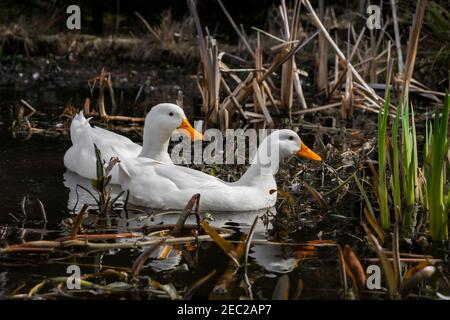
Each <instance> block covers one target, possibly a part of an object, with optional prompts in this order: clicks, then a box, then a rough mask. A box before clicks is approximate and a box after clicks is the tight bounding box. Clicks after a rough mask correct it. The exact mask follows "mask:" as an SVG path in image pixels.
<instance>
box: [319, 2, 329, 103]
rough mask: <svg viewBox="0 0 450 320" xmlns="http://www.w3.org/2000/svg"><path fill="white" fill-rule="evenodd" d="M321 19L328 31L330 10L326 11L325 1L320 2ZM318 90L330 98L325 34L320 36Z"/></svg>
mask: <svg viewBox="0 0 450 320" xmlns="http://www.w3.org/2000/svg"><path fill="white" fill-rule="evenodd" d="M319 19H320V20H321V21H322V23H323V24H324V26H325V28H326V29H327V30H328V26H329V19H328V10H325V4H324V0H319ZM317 58H318V59H317V64H318V71H317V88H318V89H319V91H324V92H325V95H326V96H328V42H327V39H326V38H325V36H324V35H323V33H320V34H319V53H318V56H317Z"/></svg>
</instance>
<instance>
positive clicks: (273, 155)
mask: <svg viewBox="0 0 450 320" xmlns="http://www.w3.org/2000/svg"><path fill="white" fill-rule="evenodd" d="M114 151H115V152H116V153H117V155H118V156H119V158H120V159H125V161H121V162H120V164H119V182H120V184H121V186H122V188H123V189H124V190H129V191H130V197H129V202H130V203H132V204H135V205H139V206H145V207H151V208H155V209H164V210H168V209H174V210H180V209H183V208H184V207H185V206H186V203H187V202H188V201H189V200H190V199H191V197H192V196H193V195H194V194H196V193H200V209H201V210H211V211H251V210H259V209H263V208H270V207H272V206H274V205H275V202H276V198H277V195H276V192H271V190H276V189H277V184H276V182H275V177H274V175H275V174H276V173H277V171H278V163H279V160H280V159H283V158H286V157H288V156H291V155H298V156H302V157H305V158H309V159H312V160H321V158H320V157H319V156H318V155H317V154H316V153H314V152H313V151H311V150H310V149H309V148H308V147H307V146H306V145H305V144H303V142H302V141H301V139H300V137H299V136H298V135H297V134H296V133H295V132H294V131H292V130H286V129H285V130H278V131H275V132H273V133H272V134H271V135H269V136H268V137H266V138H265V139H264V141H263V142H262V143H261V145H260V146H259V148H258V151H257V153H256V155H255V157H254V159H253V160H252V164H251V166H250V167H249V168H248V170H247V171H246V172H245V174H244V175H243V176H242V177H241V179H240V180H239V181H237V182H234V183H227V182H224V181H222V180H220V179H218V178H216V177H213V176H210V175H208V174H206V173H203V172H201V171H196V170H193V169H190V168H186V167H179V166H170V165H167V164H165V163H162V162H158V161H154V160H151V159H147V158H134V159H126V155H124V154H121V153H120V151H119V150H116V149H115V148H114Z"/></svg>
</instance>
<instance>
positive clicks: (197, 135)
mask: <svg viewBox="0 0 450 320" xmlns="http://www.w3.org/2000/svg"><path fill="white" fill-rule="evenodd" d="M178 129H184V130H186V131H187V132H188V133H189V136H190V137H191V139H192V140H205V139H204V137H203V135H202V134H201V133H200V132H198V131H197V130H195V129H194V128H193V127H192V126H191V124H190V123H189V121H188V119H186V118H184V119H183V120H181V125H180V126H179V127H178Z"/></svg>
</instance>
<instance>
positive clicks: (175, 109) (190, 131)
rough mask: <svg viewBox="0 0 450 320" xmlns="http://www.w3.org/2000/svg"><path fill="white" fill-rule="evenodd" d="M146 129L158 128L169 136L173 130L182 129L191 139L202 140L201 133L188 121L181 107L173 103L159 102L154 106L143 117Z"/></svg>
mask: <svg viewBox="0 0 450 320" xmlns="http://www.w3.org/2000/svg"><path fill="white" fill-rule="evenodd" d="M145 123H146V130H147V125H148V127H149V128H150V127H151V128H152V130H158V131H159V132H160V133H163V134H164V135H166V134H168V135H169V136H170V135H171V134H172V132H174V131H175V130H177V129H179V130H182V131H184V132H185V133H186V134H187V135H188V136H189V137H190V138H191V139H192V140H203V135H202V134H201V133H200V132H198V131H197V130H195V129H194V128H193V127H192V125H191V124H190V123H189V121H188V119H187V118H186V115H185V114H184V111H183V109H181V108H180V107H179V106H177V105H176V104H173V103H160V104H158V105H156V106H154V107H153V108H152V109H151V110H150V112H149V113H148V114H147V117H146V118H145Z"/></svg>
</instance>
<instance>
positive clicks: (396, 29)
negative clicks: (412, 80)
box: [391, 0, 405, 72]
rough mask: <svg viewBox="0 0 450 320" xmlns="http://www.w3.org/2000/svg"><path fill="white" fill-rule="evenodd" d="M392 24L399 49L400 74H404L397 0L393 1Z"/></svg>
mask: <svg viewBox="0 0 450 320" xmlns="http://www.w3.org/2000/svg"><path fill="white" fill-rule="evenodd" d="M391 10H392V22H393V24H394V34H395V46H396V48H397V62H398V72H403V70H404V68H405V65H404V63H403V54H402V44H401V42H400V32H399V29H398V18H397V7H396V5H395V0H391Z"/></svg>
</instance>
